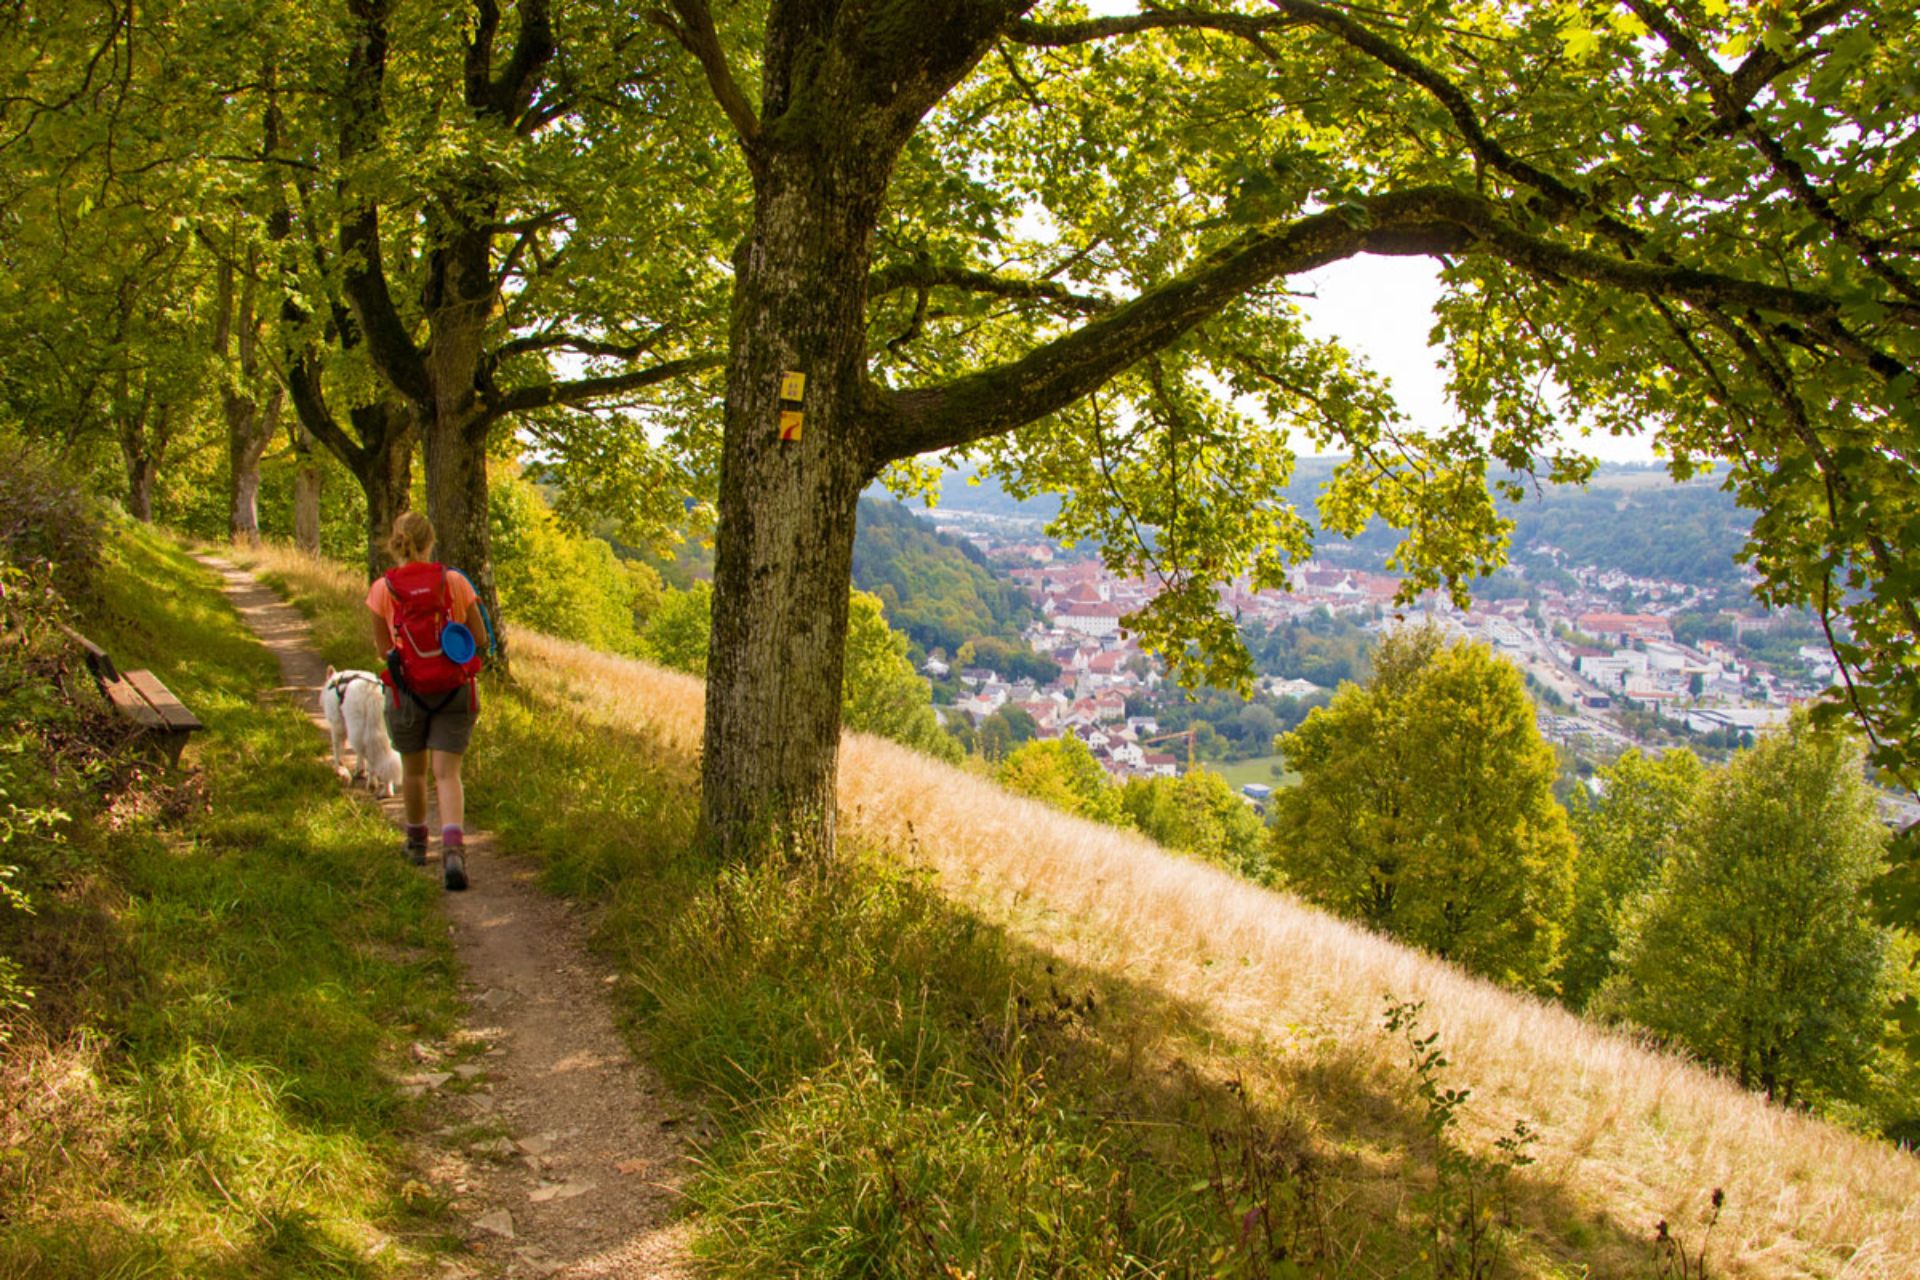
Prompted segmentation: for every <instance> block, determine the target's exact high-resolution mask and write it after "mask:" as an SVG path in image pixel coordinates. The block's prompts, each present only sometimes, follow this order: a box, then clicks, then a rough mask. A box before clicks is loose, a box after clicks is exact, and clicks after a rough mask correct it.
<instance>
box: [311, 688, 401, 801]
mask: <svg viewBox="0 0 1920 1280" xmlns="http://www.w3.org/2000/svg"><path fill="white" fill-rule="evenodd" d="M385 702H386V686H385V685H383V684H381V683H380V677H379V676H377V675H375V674H373V672H371V671H335V670H334V669H333V668H332V667H328V668H327V679H326V682H325V683H324V684H322V685H321V686H320V710H321V711H322V712H324V713H325V714H326V717H327V732H328V733H330V734H332V735H333V765H334V768H336V769H338V770H340V771H341V772H342V773H343V774H346V776H347V777H348V778H349V779H351V780H353V781H359V780H360V779H362V778H364V779H365V780H366V784H367V789H368V790H370V791H372V792H373V793H374V794H375V795H388V796H390V795H392V794H393V793H394V792H396V791H398V790H399V789H400V756H399V754H398V753H397V752H395V751H394V749H393V744H392V743H390V742H388V741H387V717H386V711H385V706H384V704H385ZM343 740H344V741H345V743H346V745H347V749H348V750H350V751H352V752H353V754H354V755H355V756H357V757H358V763H357V764H356V765H355V767H354V769H353V770H352V772H348V770H347V766H346V762H345V761H344V760H342V759H341V756H340V744H341V742H342V741H343Z"/></svg>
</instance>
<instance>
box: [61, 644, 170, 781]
mask: <svg viewBox="0 0 1920 1280" xmlns="http://www.w3.org/2000/svg"><path fill="white" fill-rule="evenodd" d="M60 629H61V630H62V631H65V632H66V633H67V635H68V637H69V638H71V639H72V640H73V642H74V643H75V644H77V645H79V646H80V652H81V653H82V654H84V655H85V657H86V660H87V670H88V671H91V672H92V673H93V680H94V683H95V684H97V685H99V686H100V692H101V693H102V694H103V695H105V697H106V699H107V702H108V703H109V704H110V705H111V706H112V707H113V709H114V711H115V712H116V713H117V714H118V715H119V716H120V717H121V718H122V719H125V720H131V721H132V722H133V723H134V725H135V726H137V727H138V728H139V730H140V736H141V738H142V739H144V740H145V741H147V742H150V743H152V744H153V745H154V746H156V747H158V748H159V749H160V751H161V753H162V754H163V755H165V756H166V759H167V763H168V764H169V765H178V764H179V763H180V752H181V750H182V748H184V747H185V746H186V745H187V739H188V738H190V737H192V736H193V734H194V731H195V730H197V729H204V728H205V727H206V726H205V725H203V724H201V723H200V717H199V716H196V715H195V714H193V712H191V711H189V710H187V708H186V707H185V705H183V704H182V703H181V701H180V699H178V698H176V697H174V696H173V691H172V690H170V689H168V688H167V686H165V685H164V684H161V683H160V678H159V677H158V676H156V675H154V674H153V672H151V671H121V670H119V669H118V668H117V667H115V666H114V665H113V659H112V658H110V657H108V656H107V651H106V650H105V649H102V648H101V647H100V646H99V645H97V644H95V643H94V642H93V641H91V640H89V639H87V638H86V637H85V636H83V635H81V634H80V633H79V632H78V631H75V630H74V629H73V628H72V627H66V626H63V627H61V628H60Z"/></svg>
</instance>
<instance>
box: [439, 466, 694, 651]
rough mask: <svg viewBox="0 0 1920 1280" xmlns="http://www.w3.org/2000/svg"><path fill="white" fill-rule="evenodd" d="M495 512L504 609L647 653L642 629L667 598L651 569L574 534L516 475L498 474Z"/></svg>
mask: <svg viewBox="0 0 1920 1280" xmlns="http://www.w3.org/2000/svg"><path fill="white" fill-rule="evenodd" d="M490 513H491V514H490V518H491V519H492V522H493V529H492V543H493V545H494V546H495V547H496V549H497V555H496V568H495V572H494V581H495V584H496V586H497V587H498V589H499V593H500V607H501V608H502V609H505V610H510V611H511V612H512V614H513V616H514V617H515V618H516V619H517V620H518V621H519V622H521V623H522V624H524V625H526V626H528V627H532V628H533V629H535V630H537V631H544V632H546V633H547V634H548V635H554V636H559V637H561V638H563V639H567V640H574V641H578V642H579V643H581V644H586V645H592V646H593V647H594V648H596V649H604V650H606V651H608V652H610V653H624V654H633V655H639V654H641V653H643V652H644V646H643V645H642V643H641V639H640V632H639V630H638V623H639V620H640V619H643V618H645V617H646V615H647V614H648V613H650V612H652V610H653V609H654V607H655V606H656V605H657V604H658V602H659V600H660V597H661V586H660V579H659V576H658V575H657V574H655V573H654V571H653V570H652V569H649V568H647V567H646V566H645V565H643V564H639V563H637V562H635V561H631V560H621V559H619V558H618V557H616V556H615V555H614V553H613V548H612V547H610V546H608V545H607V543H606V542H605V541H603V540H602V539H599V538H593V537H582V536H580V535H578V534H575V533H572V532H570V531H568V530H567V529H566V528H564V527H563V526H562V525H561V523H560V521H559V520H558V519H557V518H556V517H555V516H554V514H553V512H552V510H551V509H550V508H549V507H548V506H547V501H546V499H545V497H543V496H542V495H541V493H540V490H539V489H538V488H537V487H535V486H534V485H533V484H532V483H531V482H530V481H528V480H526V479H525V478H523V477H522V476H520V475H518V474H517V473H516V472H515V471H514V470H513V469H510V468H509V469H505V470H504V471H502V472H498V473H496V475H495V478H494V480H493V484H492V501H491V504H490ZM455 567H456V568H460V567H463V566H455Z"/></svg>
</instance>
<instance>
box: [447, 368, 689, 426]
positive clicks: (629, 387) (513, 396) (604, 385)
mask: <svg viewBox="0 0 1920 1280" xmlns="http://www.w3.org/2000/svg"><path fill="white" fill-rule="evenodd" d="M725 364H726V360H725V358H724V357H721V356H688V357H686V358H684V359H680V360H668V361H666V362H665V363H662V364H656V365H651V366H649V367H647V368H645V369H634V370H630V371H629V372H626V373H614V374H608V375H606V376H604V377H599V378H575V379H573V380H571V381H568V382H542V383H537V384H535V385H533V386H528V387H518V388H516V389H514V390H512V391H509V392H507V393H505V394H504V395H498V396H493V397H490V398H489V399H488V402H487V409H486V414H485V418H484V424H485V425H491V424H492V423H494V422H496V421H498V420H499V419H501V418H504V417H506V416H508V415H509V414H515V413H527V412H530V411H532V410H535V409H547V408H552V407H553V406H555V405H573V404H587V403H589V402H591V401H594V400H605V399H607V398H608V397H610V396H617V395H621V394H623V393H625V392H628V391H640V390H644V389H645V388H647V387H655V386H659V385H660V384H661V383H663V382H671V381H673V379H675V378H681V377H685V376H686V375H688V374H691V373H700V372H702V371H704V370H707V369H718V368H720V367H722V366H723V365H725Z"/></svg>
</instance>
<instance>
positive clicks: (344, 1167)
mask: <svg viewBox="0 0 1920 1280" xmlns="http://www.w3.org/2000/svg"><path fill="white" fill-rule="evenodd" d="M103 578H104V585H103V594H104V597H105V599H104V608H102V609H100V610H98V611H96V612H94V613H93V615H92V616H89V617H85V618H82V619H81V623H82V625H83V626H84V627H85V628H86V630H87V631H88V633H89V634H90V635H91V636H92V638H93V639H95V640H97V641H98V642H100V643H101V644H103V645H104V646H105V647H106V648H107V649H108V651H109V652H110V653H112V654H113V655H114V657H115V658H116V659H117V660H118V661H119V662H120V663H122V664H123V665H124V666H126V667H128V668H135V667H149V668H151V669H152V670H154V671H155V673H156V674H158V675H159V676H160V678H161V679H162V680H163V681H165V683H166V684H167V685H168V687H170V688H171V689H173V690H174V692H175V693H177V694H178V695H179V696H180V698H181V699H182V701H184V702H185V703H186V704H187V705H188V706H189V707H191V708H192V709H193V710H194V711H195V712H197V713H198V714H199V716H200V717H201V719H202V720H203V721H204V722H205V723H206V725H207V730H206V732H204V733H202V734H200V735H197V736H196V738H195V740H194V743H193V744H192V745H191V746H190V747H189V748H188V751H187V754H186V758H185V761H184V764H185V766H186V769H187V771H188V772H187V774H186V775H185V777H184V780H183V779H182V778H179V777H172V778H169V777H166V776H164V775H159V774H156V773H154V771H152V770H151V769H149V770H148V771H147V777H146V778H144V779H143V780H140V781H136V782H135V783H134V785H133V786H132V787H130V788H129V789H127V790H125V791H123V792H121V793H120V794H119V795H118V796H117V798H116V800H115V801H114V803H113V805H112V807H111V808H109V809H106V810H104V811H96V812H91V813H90V812H86V811H81V812H79V813H77V814H76V818H77V822H76V824H75V826H74V828H73V830H72V832H71V835H70V839H69V842H68V844H67V846H66V847H65V850H64V852H63V853H62V855H61V865H59V866H56V867H51V868H42V869H41V871H42V873H43V874H42V875H41V877H40V879H41V883H40V884H39V885H38V888H39V892H38V893H37V894H36V897H37V906H38V910H39V914H38V916H37V917H36V918H35V920H33V921H32V922H31V932H29V933H28V935H27V936H26V938H25V939H24V945H25V950H26V958H27V960H28V962H29V965H30V967H31V968H32V969H33V970H35V976H36V978H37V981H38V985H39V986H40V988H41V991H40V1000H39V1002H38V1004H37V1006H36V1010H37V1014H38V1017H37V1018H36V1019H35V1020H33V1021H30V1022H29V1023H28V1024H27V1025H26V1026H24V1027H22V1028H21V1029H20V1034H19V1035H18V1036H17V1038H16V1042H15V1043H14V1044H12V1045H10V1046H8V1047H7V1050H6V1057H5V1059H4V1062H5V1068H4V1071H3V1072H0V1089H3V1090H4V1091H5V1094H6V1096H7V1097H8V1098H9V1099H10V1101H9V1103H8V1107H7V1108H6V1110H7V1116H6V1120H5V1122H4V1131H3V1134H0V1136H3V1139H4V1140H0V1146H5V1147H8V1148H10V1149H9V1150H7V1151H6V1171H5V1173H4V1175H0V1210H3V1212H0V1276H26V1275H32V1276H36V1277H40V1276H45V1277H59V1276H72V1277H88V1278H89V1280H91V1278H93V1277H108V1276H134V1275H140V1276H147V1275H191V1276H195V1277H225V1276H232V1277H243V1276H244V1277H264V1276H316V1275H339V1276H380V1275H388V1274H398V1273H400V1272H401V1271H403V1270H407V1269H410V1268H409V1259H418V1258H420V1257H422V1256H425V1255H427V1254H430V1253H432V1252H433V1251H434V1250H435V1249H436V1248H437V1246H438V1243H439V1240H438V1235H437V1232H438V1228H437V1227H436V1225H435V1220H434V1219H433V1217H432V1216H431V1213H430V1209H431V1206H424V1205H423V1206H416V1207H409V1206H408V1205H407V1204H405V1203H404V1202H403V1197H402V1195H401V1191H402V1188H403V1187H405V1185H406V1170H405V1168H404V1167H403V1165H402V1162H401V1156H402V1153H401V1149H400V1143H399V1141H398V1137H397V1134H398V1131H399V1130H400V1129H402V1128H403V1127H404V1124H405V1114H404V1111H403V1110H402V1106H403V1104H401V1103H400V1102H399V1101H398V1100H397V1098H396V1095H395V1092H394V1089H393V1086H392V1083H391V1078H390V1076H391V1073H392V1072H393V1071H395V1070H397V1069H399V1057H398V1053H397V1051H398V1050H399V1049H400V1048H401V1047H403V1046H404V1045H405V1044H406V1043H407V1042H408V1041H410V1040H412V1039H414V1038H416V1037H422V1038H431V1037H432V1036H434V1035H435V1034H437V1033H439V1032H440V1031H443V1030H445V1029H446V1028H447V1027H448V1026H450V1020H451V1016H452V1006H451V1000H450V996H451V991H450V983H449V981H448V978H449V974H450V972H451V967H450V956H449V952H448V947H447V943H446V941H445V937H444V932H443V931H442V930H439V929H437V928H435V927H434V921H435V918H436V917H435V913H434V911H433V904H434V899H435V896H436V895H435V893H434V892H433V891H432V888H431V886H429V885H427V883H426V882H425V881H424V880H422V879H420V878H419V877H417V876H415V875H412V874H410V873H409V871H408V869H407V868H405V867H403V866H402V865H401V860H400V859H399V858H397V857H394V856H392V848H391V846H392V839H391V833H390V832H389V831H388V830H387V829H386V827H385V824H384V822H383V821H382V820H381V819H380V817H379V815H378V814H377V813H376V812H374V811H373V810H371V809H370V807H368V806H365V805H362V804H359V803H356V802H355V801H354V800H352V799H351V798H350V797H348V796H347V795H346V794H344V793H343V792H342V790H341V788H340V786H339V784H338V782H337V781H336V779H335V778H334V776H333V774H332V772H331V770H330V769H329V768H328V767H327V765H326V764H325V763H324V759H323V755H322V753H320V752H319V751H318V750H317V744H316V735H315V733H314V731H313V729H312V727H311V726H310V725H309V724H308V723H307V722H306V720H305V718H304V716H303V715H302V714H301V713H300V712H298V711H297V710H295V709H294V708H292V707H290V706H288V705H287V704H285V703H284V702H282V701H280V700H278V699H263V698H262V697H261V696H260V691H261V690H265V689H271V688H273V687H274V686H275V685H277V684H278V683H279V679H278V672H277V669H276V668H275V665H274V663H273V660H272V659H271V658H270V657H269V656H268V655H267V654H266V652H265V651H264V650H263V649H261V648H260V646H259V645H258V644H257V643H255V642H254V641H253V639H252V638H251V637H250V636H249V635H248V634H247V633H246V631H245V629H244V627H243V626H242V625H241V623H240V621H239V619H238V618H237V617H236V615H235V614H234V613H233V612H232V611H231V610H230V609H229V608H228V607H227V606H226V604H225V602H224V601H223V599H222V598H221V597H220V595H219V591H218V586H217V583H216V581H215V580H214V578H213V577H212V575H210V574H209V573H208V572H207V571H206V570H204V569H203V568H201V567H200V566H198V565H196V564H194V563H193V562H192V561H191V560H190V559H188V558H187V557H186V556H185V555H184V554H182V553H181V552H180V551H179V550H178V549H177V548H176V547H174V546H172V545H171V544H169V543H166V542H164V541H163V540H161V539H158V538H156V537H153V536H151V535H147V534H143V533H128V534H125V535H123V536H120V537H117V538H116V539H115V546H114V549H113V550H112V552H111V555H110V560H109V564H108V566H107V570H106V572H105V574H104V575H103ZM78 683H79V684H80V685H85V684H86V681H85V679H84V676H82V677H80V679H79V681H78ZM87 692H88V696H89V697H91V696H92V695H91V689H90V688H89V689H88V691H87Z"/></svg>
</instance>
